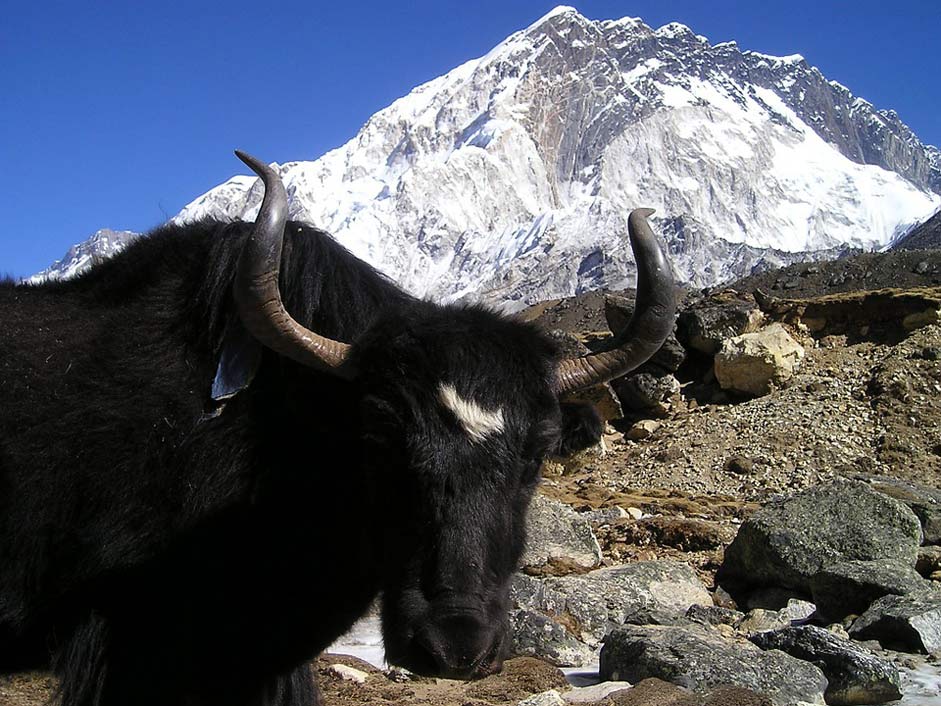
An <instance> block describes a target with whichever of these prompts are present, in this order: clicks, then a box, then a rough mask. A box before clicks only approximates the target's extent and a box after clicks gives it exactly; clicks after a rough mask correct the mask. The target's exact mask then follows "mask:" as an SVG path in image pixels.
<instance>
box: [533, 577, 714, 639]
mask: <svg viewBox="0 0 941 706" xmlns="http://www.w3.org/2000/svg"><path fill="white" fill-rule="evenodd" d="M537 593H538V592H537ZM540 600H542V601H543V604H544V605H549V606H550V607H551V608H552V609H554V610H555V611H556V615H563V614H564V615H566V616H571V618H572V619H573V620H574V621H575V622H576V623H577V624H578V626H579V634H578V637H580V638H581V639H582V640H584V641H585V642H586V643H587V644H588V645H589V646H594V645H597V644H598V643H599V642H600V641H601V639H602V638H603V637H604V636H605V634H606V633H607V632H608V631H609V630H610V629H612V628H614V627H617V626H620V625H623V624H624V621H625V620H626V619H627V618H628V617H629V616H631V615H635V614H638V612H639V611H644V610H646V611H649V612H652V611H658V612H659V613H660V614H661V615H672V616H676V617H677V618H680V617H682V616H683V615H685V613H686V611H687V610H688V609H689V607H690V606H691V605H694V604H697V603H698V604H702V605H708V604H710V603H711V602H712V601H711V598H710V596H709V592H708V591H707V590H706V587H705V586H703V584H702V581H700V579H699V577H698V576H697V575H696V572H695V571H694V570H693V569H692V568H691V567H690V566H689V565H687V564H684V563H680V562H673V561H639V562H636V563H633V564H626V565H624V566H614V567H610V568H604V569H598V570H597V571H592V572H591V573H588V574H584V575H581V576H565V577H561V578H548V579H545V580H544V586H543V589H542V593H541V594H540ZM560 601H561V602H562V605H561V606H560V605H559V602H560Z"/></svg>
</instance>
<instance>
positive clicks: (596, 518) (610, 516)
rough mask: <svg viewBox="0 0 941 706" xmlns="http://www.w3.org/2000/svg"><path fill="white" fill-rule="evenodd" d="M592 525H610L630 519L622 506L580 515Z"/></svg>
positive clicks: (589, 511)
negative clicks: (626, 518)
mask: <svg viewBox="0 0 941 706" xmlns="http://www.w3.org/2000/svg"><path fill="white" fill-rule="evenodd" d="M579 514H580V515H581V516H582V517H584V518H585V519H586V520H588V522H590V523H591V524H592V525H609V524H611V523H612V522H616V521H618V520H622V519H624V518H625V517H630V515H629V514H628V512H627V510H625V509H624V508H623V507H621V506H620V505H615V506H614V507H602V508H598V509H597V510H587V511H586V512H582V513H579Z"/></svg>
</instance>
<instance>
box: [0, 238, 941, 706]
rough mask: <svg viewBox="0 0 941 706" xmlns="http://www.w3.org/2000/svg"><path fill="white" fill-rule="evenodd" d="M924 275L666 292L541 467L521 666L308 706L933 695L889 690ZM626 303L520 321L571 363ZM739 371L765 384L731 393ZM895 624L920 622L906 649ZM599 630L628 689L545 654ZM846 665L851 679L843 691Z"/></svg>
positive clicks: (916, 555)
mask: <svg viewBox="0 0 941 706" xmlns="http://www.w3.org/2000/svg"><path fill="white" fill-rule="evenodd" d="M939 284H941V251H920V252H916V253H911V252H904V251H900V252H893V253H889V254H887V255H862V256H858V257H856V258H848V259H845V260H840V261H837V262H833V263H816V264H813V265H799V266H792V267H789V268H787V269H785V270H779V271H775V272H768V273H760V274H757V275H755V276H754V277H752V278H749V279H748V280H745V281H743V282H740V283H736V284H735V285H732V286H730V287H726V288H722V289H721V290H712V291H705V292H686V293H684V295H683V299H684V302H685V303H684V311H683V312H682V313H681V316H680V319H679V324H678V328H677V334H676V340H675V341H673V342H672V343H670V344H668V346H667V347H665V350H664V351H662V352H661V354H659V355H658V356H657V357H656V358H655V360H654V362H653V363H651V364H648V365H646V366H645V367H644V368H643V369H642V370H641V371H640V373H641V374H640V375H639V376H635V377H634V379H633V380H632V381H621V382H616V383H615V384H613V385H612V387H611V388H608V389H606V390H601V391H598V392H597V393H596V399H598V400H600V401H601V406H602V407H603V408H604V409H606V410H607V412H608V414H607V416H609V417H610V420H609V424H608V427H607V433H606V434H605V437H604V440H603V444H601V445H599V447H596V448H594V449H590V450H588V451H586V452H584V453H582V454H580V455H579V456H578V457H576V458H574V459H554V460H552V461H550V462H548V463H547V464H546V466H545V468H544V482H543V484H542V486H541V489H540V499H539V500H538V501H537V503H536V504H535V505H534V511H533V516H532V517H531V528H532V529H531V534H532V535H533V546H532V547H531V548H530V551H529V552H528V553H527V556H526V559H525V562H524V563H525V564H526V566H525V567H524V571H523V573H522V574H521V575H520V576H519V577H518V579H517V581H516V582H515V584H514V589H513V598H514V605H515V608H514V612H513V624H514V628H515V631H516V640H517V643H516V648H517V651H518V652H519V653H521V654H525V655H530V656H528V657H521V658H519V659H518V660H513V661H511V662H509V663H508V666H507V669H506V670H505V671H504V673H503V674H501V675H495V676H493V677H488V678H487V679H484V680H482V681H479V682H475V683H473V684H462V683H458V682H449V681H446V680H429V679H417V678H412V677H410V676H408V675H405V674H403V673H401V672H386V673H383V672H382V671H380V670H378V669H376V668H374V667H371V666H369V665H366V664H365V663H361V662H358V661H356V660H354V659H352V658H340V657H333V656H329V657H324V658H322V659H321V660H320V661H319V662H318V664H317V665H315V669H317V670H318V672H319V674H320V677H321V682H322V683H323V687H324V692H325V695H326V701H327V703H328V704H332V705H333V706H352V705H353V704H366V703H369V704H393V703H395V704H414V705H419V704H421V705H422V706H424V705H428V706H445V705H450V704H454V705H455V706H496V705H501V706H502V705H504V704H505V705H510V704H513V705H515V704H518V703H519V704H526V706H538V704H561V703H574V702H581V703H597V704H684V705H690V704H712V705H713V706H721V705H723V704H728V705H729V706H732V705H733V704H771V703H774V704H780V705H782V706H783V705H785V704H798V703H823V702H824V700H826V702H827V703H860V704H867V703H880V702H885V701H889V700H892V699H895V698H898V695H900V694H901V693H902V692H905V691H906V690H907V692H906V693H908V694H909V696H907V697H906V699H907V701H905V702H904V703H906V704H919V703H925V704H927V703H931V700H930V699H931V698H937V699H941V691H935V692H931V691H930V690H931V689H935V688H936V686H933V685H928V686H924V687H922V688H921V690H922V693H923V694H931V693H934V694H935V696H934V697H931V696H927V697H925V700H924V701H919V700H918V698H920V697H917V696H914V694H916V692H917V688H916V687H915V686H913V684H914V681H915V680H916V676H915V675H917V674H919V673H920V672H919V671H918V670H924V669H927V670H928V671H929V672H931V670H932V669H934V668H933V667H932V666H931V664H932V663H931V660H932V659H933V657H932V656H931V655H932V654H934V655H941V591H939V587H941V583H939V581H941V546H938V545H941V317H939V311H941V290H939V289H938V287H939ZM890 288H891V290H892V291H881V290H889V289H890ZM755 290H758V294H757V295H756V294H755ZM861 291H867V292H871V291H879V294H860V293H859V292H861ZM627 294H628V296H627V298H626V299H623V298H619V297H605V296H603V295H599V294H591V295H585V296H581V297H577V298H574V299H571V300H565V301H561V302H549V303H546V304H544V305H541V306H539V307H535V308H534V309H532V310H531V311H529V312H527V314H525V315H526V316H528V318H531V319H534V320H536V321H538V322H540V324H541V325H543V326H544V327H546V328H547V329H548V330H553V331H555V332H556V335H558V336H559V337H560V338H561V339H563V340H565V341H566V345H568V346H571V347H572V349H573V350H578V349H579V348H580V347H581V348H582V349H584V347H589V348H597V347H599V346H603V345H604V341H605V338H606V337H607V336H609V335H610V329H611V328H617V327H619V326H620V325H622V324H623V321H624V320H625V319H626V316H627V315H629V313H630V306H631V304H630V301H629V300H630V297H629V293H627ZM773 325H777V326H778V327H779V328H780V329H781V331H782V332H783V335H785V336H787V337H789V338H790V340H791V341H792V342H793V343H794V346H795V347H796V349H799V350H798V351H795V348H793V347H789V346H790V343H787V344H786V345H785V346H784V348H782V349H781V350H775V351H771V352H769V351H768V350H767V349H765V348H761V352H760V354H758V355H757V357H753V358H751V359H749V358H748V356H749V355H751V354H750V353H749V351H751V350H753V348H752V347H753V346H756V345H758V346H766V345H770V344H767V342H765V341H757V338H756V340H755V341H753V340H751V338H750V337H759V338H760V336H761V335H764V333H767V332H768V330H769V327H773ZM739 337H742V338H741V339H739ZM780 338H781V337H780V336H776V337H775V338H774V340H775V341H776V342H778V343H779V342H780V341H779V340H778V339H780ZM775 345H777V343H775ZM667 349H669V350H667ZM743 361H744V362H743ZM756 361H757V362H756ZM742 365H744V366H745V367H744V368H741V369H742V370H744V371H745V372H744V374H743V375H744V378H746V379H747V383H748V384H751V383H752V382H753V381H754V380H755V379H758V378H761V376H763V375H766V377H767V380H766V383H765V387H764V388H762V389H761V390H760V391H756V390H745V389H742V387H741V386H742V383H741V382H736V380H737V378H736V373H735V366H742ZM749 366H751V367H749ZM726 368H728V370H730V371H731V372H728V371H727V370H726ZM644 376H646V377H644ZM740 379H741V377H740V378H739V380H740ZM834 482H836V485H833V484H834ZM828 513H829V514H828ZM808 518H809V519H808ZM854 523H855V524H854ZM893 533H894V534H893ZM795 537H796V538H797V539H794V538H795ZM782 547H784V549H782ZM775 552H778V553H780V555H779V554H778V553H775ZM821 557H822V558H821ZM815 562H816V563H815ZM769 567H770V568H769ZM717 575H718V579H717ZM720 584H721V587H720ZM834 595H838V596H839V599H837V600H834ZM852 597H855V598H853V600H855V601H856V603H855V604H852V600H850V598H852ZM880 602H884V603H885V605H882V604H881V603H880ZM844 603H846V604H847V605H849V604H852V605H853V608H854V609H853V611H852V612H847V613H845V614H842V610H841V608H842V606H843V604H844ZM817 604H819V605H817ZM697 605H699V606H702V607H701V608H695V606H697ZM690 606H694V607H692V608H691V607H690ZM815 610H816V612H815ZM860 615H862V617H859V616H860ZM913 616H914V618H913ZM919 616H921V617H919ZM925 616H928V617H925ZM913 619H914V622H915V623H916V624H920V625H925V624H929V628H927V629H926V630H925V629H922V630H921V632H919V631H918V630H914V632H915V633H918V637H917V638H913V637H911V633H912V629H910V623H911V622H912V620H913ZM919 620H920V621H921V622H920V623H919ZM893 621H894V622H893ZM906 621H908V622H906ZM889 623H892V624H893V625H896V626H898V625H902V624H904V625H908V626H909V628H907V629H908V632H905V630H904V629H902V628H898V629H897V630H896V632H894V633H893V632H891V631H888V632H887V630H888V629H887V628H885V627H884V626H885V625H887V624H889ZM880 626H881V627H880ZM789 630H790V631H792V632H788V631H789ZM815 630H819V632H815ZM794 631H796V632H794ZM932 631H934V632H932ZM900 635H902V636H907V637H900ZM851 636H852V637H854V638H855V639H854V640H851V639H850V637H851ZM603 639H604V640H605V648H604V650H602V652H601V676H602V677H603V678H605V679H609V680H610V679H614V680H618V681H619V682H621V681H623V682H630V683H631V684H634V685H635V686H633V687H632V688H629V689H628V688H626V687H627V686H628V684H623V683H617V684H611V683H609V684H607V686H605V685H602V686H600V687H598V688H600V689H602V691H587V692H586V691H579V690H571V689H570V687H569V686H568V684H567V683H566V681H565V679H564V678H563V676H562V674H561V672H559V671H558V669H557V668H556V667H555V666H552V665H550V664H549V662H551V663H553V664H555V665H557V666H573V667H577V666H581V665H584V664H591V663H593V662H594V663H595V664H597V659H598V650H599V648H600V647H601V644H602V640H603ZM833 641H837V642H836V643H834V644H835V646H834V644H830V643H831V642H833ZM779 650H783V652H779ZM892 650H894V651H892ZM784 653H787V654H784ZM821 654H826V655H830V656H828V657H826V658H823V657H821V656H820V655H821ZM834 654H839V655H840V656H839V657H833V656H832V655H834ZM718 655H724V656H723V658H722V659H724V660H725V661H722V660H720V659H719V657H718ZM778 655H783V656H782V657H779V656H778ZM788 655H790V656H788ZM533 656H535V657H538V658H540V659H539V660H536V659H534V658H533ZM678 656H679V657H678ZM782 659H783V660H785V661H780V660H782ZM786 660H791V661H789V662H788V661H786ZM827 660H831V662H832V661H833V660H836V661H837V662H839V664H838V665H836V666H834V664H835V662H833V663H831V662H828V661H827ZM847 664H853V665H855V666H854V667H853V668H852V669H849V668H848V667H846V665H847ZM703 665H706V666H703ZM754 665H762V666H761V667H760V668H755V667H754ZM860 665H862V666H860ZM821 667H823V671H821V670H820V668H821ZM899 668H901V669H902V672H901V681H899V680H900V676H899V671H898V670H899ZM350 670H352V671H350ZM710 670H711V671H710ZM854 670H855V671H854ZM860 670H862V672H860ZM866 670H869V671H866ZM913 670H914V671H913ZM746 672H754V674H751V676H748V675H746V674H745V673H746ZM847 672H852V673H854V674H857V675H858V674H860V673H865V674H867V675H868V676H866V677H865V678H863V682H865V683H866V684H868V686H867V687H866V688H865V689H863V688H862V687H860V686H859V685H858V684H857V683H856V682H852V681H851V683H848V684H844V683H843V682H841V679H844V676H841V675H844V674H845V673H847ZM776 673H782V674H785V675H786V676H785V677H784V678H783V679H784V682H788V681H789V682H791V685H792V686H793V690H792V691H788V690H787V689H784V688H783V687H782V686H781V685H780V683H778V682H774V681H773V680H770V677H768V676H767V675H769V674H770V675H773V674H776ZM824 673H826V678H824ZM746 677H747V678H746ZM828 680H829V684H830V686H829V687H828V686H827V683H828ZM929 680H930V678H929ZM668 682H672V683H668ZM729 684H731V685H733V686H735V688H734V689H729V688H726V687H727V686H728V685H729ZM49 689H50V682H49V680H48V679H47V678H46V677H44V676H42V675H33V676H32V677H29V676H24V677H17V678H15V679H12V680H11V679H5V680H0V704H2V705H3V706H35V705H38V704H40V703H42V702H43V700H44V699H45V698H46V697H47V696H48V694H49ZM825 690H826V691H825ZM880 690H881V691H880ZM900 690H901V691H900ZM824 694H826V695H824ZM537 695H538V696H537ZM527 699H529V700H527ZM939 702H941V701H939Z"/></svg>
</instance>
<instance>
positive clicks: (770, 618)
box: [735, 608, 791, 636]
mask: <svg viewBox="0 0 941 706" xmlns="http://www.w3.org/2000/svg"><path fill="white" fill-rule="evenodd" d="M790 625H791V619H790V617H788V616H787V615H784V613H783V612H782V611H779V610H766V609H765V608H753V609H751V610H750V611H748V613H746V614H745V617H744V618H742V619H741V620H740V621H739V622H738V623H736V624H735V629H736V630H738V631H739V632H740V633H743V634H745V635H749V636H751V635H755V634H757V633H760V632H767V631H769V630H778V629H780V628H786V627H789V626H790Z"/></svg>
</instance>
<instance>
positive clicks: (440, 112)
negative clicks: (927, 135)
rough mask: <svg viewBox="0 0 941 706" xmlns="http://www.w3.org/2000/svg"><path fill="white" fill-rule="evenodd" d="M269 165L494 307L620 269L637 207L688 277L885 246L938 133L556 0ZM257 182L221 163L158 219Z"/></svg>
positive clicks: (194, 211) (236, 195) (302, 195)
mask: <svg viewBox="0 0 941 706" xmlns="http://www.w3.org/2000/svg"><path fill="white" fill-rule="evenodd" d="M280 171H281V174H282V177H283V179H284V181H285V184H286V186H287V188H288V192H289V195H290V197H291V209H292V214H291V215H292V216H293V217H294V218H297V219H299V220H303V221H307V222H310V223H313V224H315V225H317V226H319V227H322V228H324V229H325V230H327V231H329V232H331V233H333V234H334V235H335V237H336V238H337V239H338V240H339V241H340V242H341V243H343V244H344V245H345V246H347V247H348V248H349V249H351V250H352V251H353V252H354V253H355V254H357V255H359V256H360V257H362V258H364V259H365V260H367V261H369V262H371V263H373V264H374V265H376V266H377V267H379V268H380V269H381V270H383V271H385V272H386V273H387V274H389V275H390V276H391V277H392V278H393V279H395V280H396V281H398V282H400V283H402V284H403V285H404V286H405V287H406V288H408V289H409V290H411V291H412V292H414V293H416V294H419V295H422V296H433V297H435V298H438V299H444V300H455V299H461V298H471V299H482V300H484V301H488V302H491V303H495V304H502V305H508V306H509V307H510V308H516V307H520V306H522V305H524V304H527V303H531V302H535V301H539V300H541V299H546V298H553V297H558V296H563V295H568V294H572V293H576V292H580V291H585V290H587V289H592V288H596V287H599V286H606V287H612V288H623V287H625V286H628V285H630V284H631V282H632V280H633V271H634V270H633V264H632V262H631V258H630V255H629V254H628V252H629V248H627V246H626V244H625V242H624V237H623V236H624V233H625V231H626V217H627V214H628V213H629V212H630V210H631V209H632V208H634V207H638V206H649V207H653V208H656V209H657V211H658V215H657V216H656V217H655V226H656V227H657V228H659V230H660V231H661V232H662V233H663V234H664V236H665V238H666V239H667V241H668V244H669V247H670V249H671V250H672V252H673V256H674V259H675V263H676V269H677V274H678V276H679V278H680V279H681V280H684V281H686V282H689V283H692V284H694V285H709V284H714V283H716V282H718V281H721V280H725V279H729V278H733V277H736V276H741V275H745V274H748V273H750V272H751V271H752V270H753V269H754V268H756V267H757V268H758V269H762V268H766V267H769V266H774V265H783V264H787V263H789V262H793V261H794V260H796V259H807V258H808V257H809V258H820V257H826V256H832V255H833V254H835V253H836V252H838V251H840V250H841V249H843V248H846V247H847V246H852V247H859V248H869V249H871V248H878V247H882V246H883V245H885V244H887V243H889V242H890V241H891V240H892V239H893V238H895V237H897V236H898V235H899V234H900V233H902V232H904V231H905V230H906V229H907V228H909V227H911V225H913V224H914V223H917V222H920V221H921V220H924V219H925V218H926V217H927V216H928V215H930V214H931V213H932V212H934V211H935V210H936V209H937V208H938V206H941V196H939V195H938V193H937V192H939V191H941V159H939V153H938V151H937V150H936V149H934V148H930V147H926V146H924V145H922V144H921V143H920V142H919V141H918V139H917V137H915V135H914V134H912V132H911V131H910V130H909V129H908V128H907V127H906V126H905V125H904V124H903V123H902V122H901V121H900V120H899V119H898V117H897V116H895V115H894V114H892V113H884V112H880V111H877V110H876V109H875V108H874V107H873V106H872V105H870V104H869V103H867V102H866V101H863V100H862V99H858V98H855V97H854V96H853V95H852V94H851V93H850V92H849V90H848V89H846V88H844V87H842V86H840V85H838V84H835V83H832V82H829V81H827V80H826V78H825V77H824V76H823V75H822V74H821V73H820V72H819V71H818V70H817V69H815V68H813V67H811V66H810V65H809V64H808V63H807V62H806V61H805V60H804V59H803V58H801V57H799V56H791V57H771V56H766V55H763V54H759V53H755V52H750V51H743V50H741V49H740V48H739V47H738V46H737V45H736V44H734V43H723V44H717V45H711V44H710V43H709V42H708V41H707V40H706V39H705V38H704V37H701V36H698V35H696V34H695V33H694V32H693V31H692V30H690V29H689V28H688V27H685V26H684V25H680V24H676V23H673V24H669V25H666V26H664V27H661V28H659V29H653V28H651V27H649V26H647V25H646V24H644V23H643V22H642V21H641V20H639V19H632V18H624V19H620V20H610V21H591V20H588V19H586V18H585V17H583V16H581V15H580V14H578V13H577V12H576V11H575V10H573V9H571V8H566V7H560V8H557V9H556V10H553V11H552V12H551V13H549V14H548V15H546V16H545V17H543V18H541V19H540V20H538V21H537V22H535V23H534V24H533V25H531V26H530V27H528V28H526V29H525V30H522V31H520V32H517V33H516V34H514V35H512V36H510V37H509V38H508V39H507V40H506V41H504V42H503V43H501V44H500V45H498V46H497V47H495V48H494V49H493V50H492V51H491V52H489V53H488V54H487V55H485V56H483V57H481V58H479V59H475V60H472V61H469V62H467V63H466V64H464V65H462V66H460V67H458V68H456V69H454V70H453V71H451V72H449V73H448V74H446V75H444V76H442V77H440V78H437V79H435V80H433V81H430V82H429V83H426V84H424V85H422V86H419V87H417V88H416V89H414V90H413V91H412V92H411V93H409V94H408V95H407V96H405V97H403V98H401V99H399V100H397V101H396V102H394V103H393V104H392V105H390V106H389V107H388V108H386V109H384V110H382V111H380V112H378V113H376V114H375V115H374V116H373V117H372V118H370V119H369V121H368V122H367V123H366V124H365V125H364V126H363V128H362V129H361V130H360V132H359V133H358V134H357V135H356V137H354V138H353V139H352V140H351V141H350V142H348V143H347V144H346V145H343V146H342V147H340V148H338V149H336V150H334V151H332V152H329V153H328V154H326V155H324V156H323V157H321V158H320V159H318V160H316V161H314V162H291V163H287V164H284V165H280ZM260 198H261V192H260V190H259V187H258V186H256V185H254V180H253V179H249V178H246V177H243V176H240V177H235V178H233V179H232V180H230V181H228V182H226V183H225V184H222V185H220V186H219V187H217V188H215V189H213V190H211V191H210V192H208V193H207V194H205V195H203V196H201V197H199V198H198V199H196V200H195V201H193V202H192V203H191V204H190V205H189V206H187V207H186V208H185V209H184V210H183V211H182V212H181V213H180V214H179V215H178V216H177V219H178V220H180V221H186V220H190V219H195V218H201V217H204V216H211V217H213V218H221V219H233V218H253V217H254V214H255V212H256V209H257V206H258V204H259V202H260Z"/></svg>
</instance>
